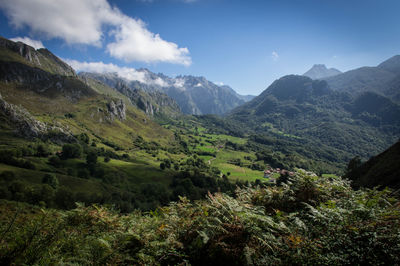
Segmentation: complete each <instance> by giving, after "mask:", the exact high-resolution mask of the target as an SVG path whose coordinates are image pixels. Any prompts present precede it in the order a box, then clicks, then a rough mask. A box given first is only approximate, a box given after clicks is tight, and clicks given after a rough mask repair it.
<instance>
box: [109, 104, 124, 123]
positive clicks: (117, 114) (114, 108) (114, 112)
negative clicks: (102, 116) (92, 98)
mask: <svg viewBox="0 0 400 266" xmlns="http://www.w3.org/2000/svg"><path fill="white" fill-rule="evenodd" d="M107 108H108V112H109V114H110V117H111V121H114V119H115V118H117V119H118V120H125V119H126V106H125V103H124V102H123V101H122V100H121V99H119V100H118V101H117V102H116V103H114V101H112V100H111V101H110V102H109V103H108V104H107Z"/></svg>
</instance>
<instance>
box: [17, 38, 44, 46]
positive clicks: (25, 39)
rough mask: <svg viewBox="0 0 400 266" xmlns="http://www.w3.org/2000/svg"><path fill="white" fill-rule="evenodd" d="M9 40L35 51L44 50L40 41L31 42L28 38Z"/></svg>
mask: <svg viewBox="0 0 400 266" xmlns="http://www.w3.org/2000/svg"><path fill="white" fill-rule="evenodd" d="M10 40H11V41H14V42H23V43H25V44H27V45H30V46H32V47H33V48H35V49H40V48H44V45H43V43H42V42H41V41H38V40H33V39H31V38H29V37H15V38H11V39H10Z"/></svg>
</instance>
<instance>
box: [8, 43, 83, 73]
mask: <svg viewBox="0 0 400 266" xmlns="http://www.w3.org/2000/svg"><path fill="white" fill-rule="evenodd" d="M0 49H6V50H8V51H11V52H14V53H17V54H18V55H20V56H21V57H23V58H24V59H25V60H26V61H27V62H29V63H30V64H31V66H34V67H37V68H41V69H43V70H45V71H47V72H50V73H52V74H58V75H62V76H76V73H75V71H74V69H73V68H72V67H70V66H69V65H68V64H66V63H65V62H63V61H62V60H61V59H60V58H58V57H57V56H55V55H54V54H52V53H51V52H50V51H49V50H47V49H45V48H41V49H38V50H36V49H35V48H33V47H32V46H29V45H27V44H25V43H22V42H13V41H10V40H7V39H5V38H2V37H0Z"/></svg>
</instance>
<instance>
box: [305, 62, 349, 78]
mask: <svg viewBox="0 0 400 266" xmlns="http://www.w3.org/2000/svg"><path fill="white" fill-rule="evenodd" d="M341 73H342V72H341V71H340V70H337V69H336V68H329V69H328V68H327V67H326V66H325V65H324V64H315V65H313V66H312V67H311V68H310V69H309V70H308V71H307V72H306V73H304V74H303V76H306V77H309V78H311V79H322V78H327V77H332V76H335V75H338V74H341Z"/></svg>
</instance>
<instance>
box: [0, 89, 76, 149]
mask: <svg viewBox="0 0 400 266" xmlns="http://www.w3.org/2000/svg"><path fill="white" fill-rule="evenodd" d="M0 115H3V116H5V117H6V118H7V120H9V121H10V123H11V124H13V125H14V126H15V130H16V131H15V133H16V134H17V135H19V136H21V137H24V138H28V139H34V138H39V139H41V140H51V141H53V142H56V143H65V142H75V141H76V140H75V138H74V137H73V135H72V133H71V132H69V130H67V129H63V128H61V127H60V126H55V125H48V124H46V123H43V122H41V121H38V120H37V119H35V118H34V117H33V116H32V115H31V114H30V113H29V112H28V111H27V110H26V109H24V108H23V107H19V106H16V105H14V104H10V103H8V102H6V101H5V100H4V99H3V98H2V96H1V94H0Z"/></svg>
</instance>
